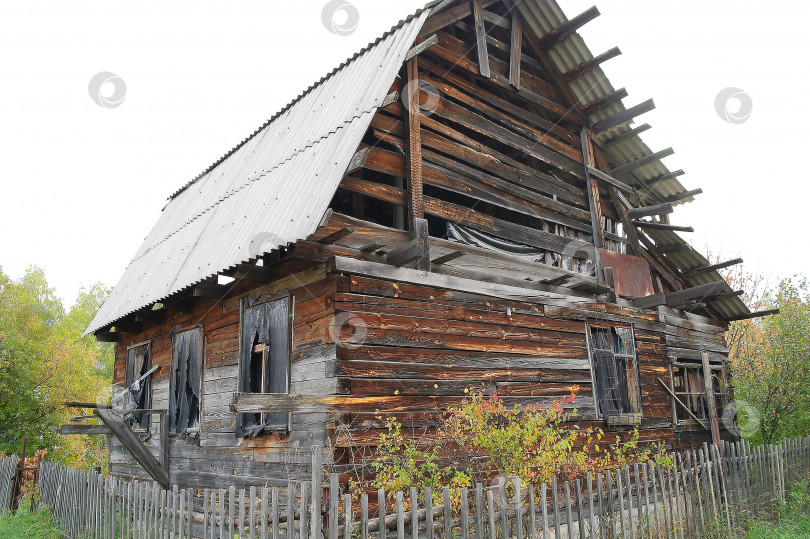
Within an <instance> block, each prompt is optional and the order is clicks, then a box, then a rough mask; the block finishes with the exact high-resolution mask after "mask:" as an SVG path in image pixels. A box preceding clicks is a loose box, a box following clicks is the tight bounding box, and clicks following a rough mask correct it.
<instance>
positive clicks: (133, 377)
mask: <svg viewBox="0 0 810 539" xmlns="http://www.w3.org/2000/svg"><path fill="white" fill-rule="evenodd" d="M149 367H150V358H149V343H148V342H147V343H141V344H136V345H134V346H130V347H129V348H127V374H126V388H127V390H128V391H129V393H130V396H131V397H132V398H131V399H129V398H128V397H127V405H128V406H127V408H128V409H129V408H131V409H135V410H145V409H147V408H149V407H151V406H152V377H151V376H146V377H145V378H144V379H143V380H140V381H138V379H139V378H141V377H142V376H144V375H145V374H146V373H147V372H149ZM149 417H150V416H149V414H135V415H130V416H128V418H127V421H128V422H129V425H130V427H132V428H133V429H134V430H146V431H147V432H148V431H149Z"/></svg>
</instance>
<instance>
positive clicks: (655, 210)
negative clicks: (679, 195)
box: [627, 202, 674, 219]
mask: <svg viewBox="0 0 810 539" xmlns="http://www.w3.org/2000/svg"><path fill="white" fill-rule="evenodd" d="M673 211H674V209H673V208H672V204H670V203H669V202H666V203H664V204H656V205H654V206H642V207H641V208H631V209H629V210H627V215H628V216H629V217H630V218H631V219H638V218H639V217H649V216H651V215H667V214H669V213H672V212H673Z"/></svg>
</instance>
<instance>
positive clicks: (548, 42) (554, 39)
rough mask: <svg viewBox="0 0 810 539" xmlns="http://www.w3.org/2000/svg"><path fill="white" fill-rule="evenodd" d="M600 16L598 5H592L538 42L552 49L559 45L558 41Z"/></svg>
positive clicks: (545, 47) (543, 46)
mask: <svg viewBox="0 0 810 539" xmlns="http://www.w3.org/2000/svg"><path fill="white" fill-rule="evenodd" d="M598 16H599V10H598V9H597V8H596V6H594V7H591V8H589V9H587V10H585V11H583V12H582V13H580V14H579V15H577V16H576V17H574V18H573V19H569V20H567V21H565V22H564V23H562V24H561V25H560V26H558V27H557V28H555V29H554V30H552V31H550V32H548V33H547V34H546V35H544V36H543V37H541V38H540V39H539V40H538V43H539V44H540V46H541V47H542V48H544V49H550V48H552V47H554V46H555V45H557V44H558V43H560V42H562V41H563V40H565V39H566V38H567V37H568V36H570V35H571V34H573V33H574V32H576V31H577V30H579V29H580V28H581V27H582V26H584V25H585V24H587V23H588V22H590V21H592V20H594V19H595V18H596V17H598Z"/></svg>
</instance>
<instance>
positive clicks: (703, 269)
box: [683, 258, 743, 278]
mask: <svg viewBox="0 0 810 539" xmlns="http://www.w3.org/2000/svg"><path fill="white" fill-rule="evenodd" d="M742 263H743V259H742V258H734V259H731V260H726V261H724V262H718V263H717V264H710V265H708V266H698V267H696V268H692V269H690V270H687V271H684V272H683V276H684V277H687V278H688V277H696V276H698V275H703V274H704V273H710V272H712V271H717V270H721V269H723V268H728V267H730V266H736V265H737V264H742Z"/></svg>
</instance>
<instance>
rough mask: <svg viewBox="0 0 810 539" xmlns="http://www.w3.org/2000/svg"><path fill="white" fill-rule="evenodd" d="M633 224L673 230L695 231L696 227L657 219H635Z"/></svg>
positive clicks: (653, 228)
mask: <svg viewBox="0 0 810 539" xmlns="http://www.w3.org/2000/svg"><path fill="white" fill-rule="evenodd" d="M633 225H635V226H637V227H638V228H649V229H652V230H672V231H675V232H694V231H695V229H694V228H692V227H691V226H678V225H670V224H667V223H656V222H655V221H638V220H634V221H633Z"/></svg>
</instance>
